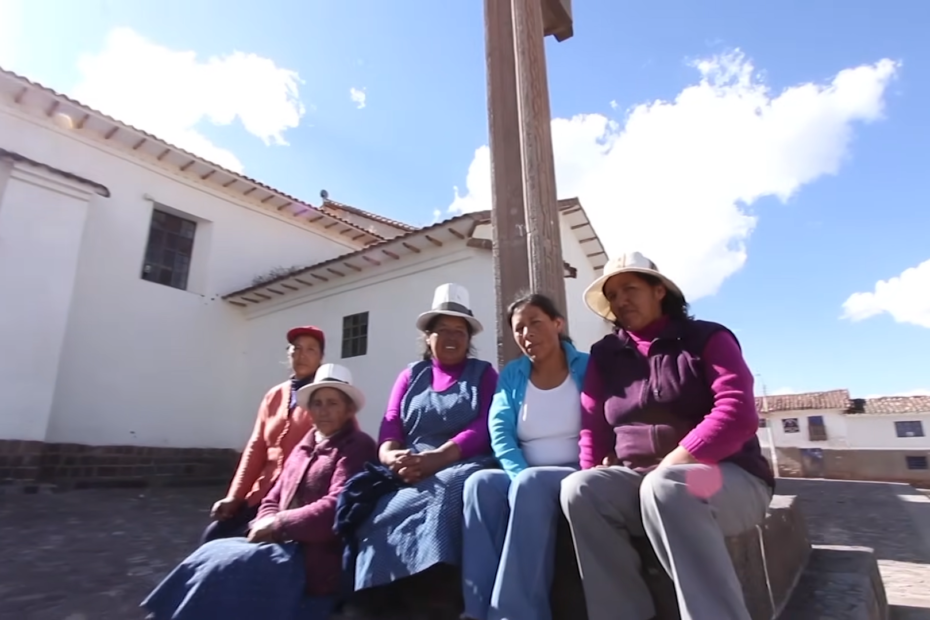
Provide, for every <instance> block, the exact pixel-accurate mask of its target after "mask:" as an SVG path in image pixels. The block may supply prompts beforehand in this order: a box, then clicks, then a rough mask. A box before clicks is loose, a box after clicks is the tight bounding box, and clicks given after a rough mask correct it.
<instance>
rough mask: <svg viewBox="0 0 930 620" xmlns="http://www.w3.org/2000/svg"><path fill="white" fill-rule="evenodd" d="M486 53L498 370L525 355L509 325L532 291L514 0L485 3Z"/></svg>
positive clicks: (495, 0)
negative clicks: (510, 311) (524, 294)
mask: <svg viewBox="0 0 930 620" xmlns="http://www.w3.org/2000/svg"><path fill="white" fill-rule="evenodd" d="M484 21H485V29H484V30H485V50H486V56H487V71H488V134H489V144H490V149H491V239H492V243H493V252H494V255H493V257H494V294H495V297H496V298H497V363H498V368H503V367H504V364H506V363H507V362H509V361H510V360H512V359H516V358H517V357H518V356H519V355H520V349H519V347H518V346H517V343H516V342H515V341H514V339H513V337H512V336H511V328H510V325H507V324H506V323H507V316H506V312H507V306H508V305H509V304H510V303H511V302H512V301H513V300H514V297H515V296H516V295H517V293H518V292H519V291H523V290H528V289H529V288H530V279H529V262H528V260H529V258H528V257H529V255H528V253H527V244H526V215H525V213H524V202H523V159H522V152H521V147H520V140H519V134H517V136H516V139H514V135H513V134H514V132H515V131H516V130H517V128H518V127H519V125H520V111H519V108H518V103H517V90H516V88H515V85H516V83H517V81H516V80H517V66H516V57H515V55H514V43H513V13H512V11H511V0H484Z"/></svg>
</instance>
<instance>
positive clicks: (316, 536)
mask: <svg viewBox="0 0 930 620" xmlns="http://www.w3.org/2000/svg"><path fill="white" fill-rule="evenodd" d="M297 401H298V405H299V406H300V407H301V408H303V409H304V410H305V411H308V412H309V414H310V417H311V419H312V422H313V430H311V431H310V432H309V433H307V435H306V437H305V438H304V439H303V441H302V442H301V443H300V444H299V445H298V446H297V447H296V448H295V449H294V451H293V452H292V453H291V455H290V456H289V457H288V459H287V461H286V462H285V464H284V469H283V470H282V471H281V475H280V476H279V477H278V479H277V482H276V483H275V485H274V487H272V489H271V491H270V492H269V493H268V495H267V496H266V497H265V498H264V500H262V503H261V505H260V507H259V509H258V517H257V518H256V519H255V520H254V521H253V522H252V523H251V526H250V530H249V533H248V538H224V539H217V540H214V541H211V542H208V543H206V544H205V545H203V546H202V547H200V548H199V549H198V550H197V551H195V552H194V553H192V554H191V555H190V556H188V558H187V559H186V560H184V561H183V562H181V564H180V565H179V566H178V567H177V568H175V569H174V570H173V571H172V572H171V574H169V575H168V576H167V577H166V578H165V579H164V580H163V581H162V582H161V583H160V584H159V585H158V587H156V588H155V590H154V591H153V592H152V593H151V594H150V595H149V596H148V598H146V600H145V601H144V602H143V603H142V606H143V607H144V608H145V609H146V610H148V611H149V612H151V616H150V617H151V618H153V620H162V619H164V620H167V619H169V618H171V619H172V620H202V619H203V618H224V619H225V620H240V619H241V620H246V619H248V620H252V619H253V618H267V619H268V620H324V619H328V618H329V617H330V614H331V612H332V610H333V607H334V604H335V597H336V595H337V590H338V589H339V585H340V577H341V571H342V541H341V540H340V539H339V538H338V537H337V536H336V534H335V533H334V532H333V522H334V520H335V516H336V501H337V498H338V496H339V493H340V492H341V491H342V488H343V485H344V484H345V483H346V481H347V480H348V479H349V478H351V477H352V476H354V475H355V474H357V473H359V472H360V471H362V470H363V469H364V467H365V463H367V462H370V461H373V460H375V459H376V458H377V453H378V450H377V445H376V444H375V440H374V439H372V438H371V437H370V436H368V435H367V434H365V433H364V432H362V431H361V430H360V429H359V426H358V423H357V422H356V419H355V414H356V413H357V412H358V411H359V410H360V409H361V408H362V407H364V405H365V396H364V394H363V393H362V391H361V390H359V389H358V388H357V387H356V386H355V385H353V382H352V374H351V372H350V371H349V369H348V368H345V367H343V366H339V365H338V364H325V365H323V366H321V367H320V368H319V370H318V371H317V372H316V375H315V377H314V379H313V382H312V383H309V384H307V385H304V386H303V387H301V388H300V389H299V390H298V391H297Z"/></svg>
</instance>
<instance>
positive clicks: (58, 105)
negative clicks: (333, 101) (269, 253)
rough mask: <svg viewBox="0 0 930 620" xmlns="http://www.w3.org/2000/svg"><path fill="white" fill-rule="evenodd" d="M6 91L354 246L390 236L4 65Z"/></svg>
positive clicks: (91, 133)
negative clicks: (39, 82) (215, 160)
mask: <svg viewBox="0 0 930 620" xmlns="http://www.w3.org/2000/svg"><path fill="white" fill-rule="evenodd" d="M4 85H5V86H6V89H4V88H3V86H4ZM3 90H7V91H12V92H11V95H12V102H13V104H15V106H20V107H21V108H23V109H24V110H26V109H29V108H30V107H32V108H36V109H37V110H40V114H41V115H42V116H44V117H46V118H47V119H49V120H50V119H52V118H53V117H55V116H57V115H65V116H67V117H68V118H70V119H71V122H72V129H71V131H76V132H79V134H80V135H82V136H84V137H85V138H89V139H93V140H96V141H100V142H103V143H105V144H108V145H109V146H110V147H112V148H115V149H118V150H121V151H124V152H125V151H128V153H126V154H128V155H130V156H132V157H136V158H138V159H140V160H142V161H145V162H146V163H148V164H154V165H158V166H159V167H161V168H166V169H168V170H170V171H171V172H172V173H174V174H177V175H180V176H182V177H184V178H186V179H188V180H190V181H193V182H196V183H200V184H203V185H207V186H210V187H211V188H212V189H214V190H215V191H219V192H221V193H226V194H230V195H234V196H236V198H238V199H240V200H244V201H245V202H246V203H247V204H251V205H253V206H256V207H259V208H262V209H265V210H268V211H272V212H276V213H278V214H280V215H290V216H291V217H292V218H294V219H295V220H298V221H300V222H302V223H305V224H307V225H309V226H311V227H312V228H313V229H316V230H318V231H320V232H323V231H325V234H327V235H334V236H335V237H336V238H339V239H346V240H348V241H349V242H350V245H355V246H356V247H364V246H366V245H370V244H373V243H379V242H381V241H383V240H384V237H382V236H380V235H378V234H375V233H372V232H371V231H368V230H365V229H364V228H362V227H360V226H356V225H355V224H352V223H351V222H349V221H347V220H344V219H343V218H340V217H338V216H336V215H333V214H330V213H325V212H323V211H321V210H320V209H318V208H317V207H314V206H313V205H310V204H308V203H306V202H303V201H301V200H299V199H297V198H295V197H293V196H290V195H288V194H285V193H284V192H281V191H279V190H276V189H274V188H273V187H271V186H269V185H266V184H264V183H261V182H260V181H257V180H255V179H252V178H250V177H247V176H245V175H243V174H240V173H238V172H234V171H232V170H229V169H227V168H224V167H222V166H220V165H218V164H215V163H212V162H210V161H208V160H206V159H204V158H202V157H200V156H197V155H194V154H193V153H190V152H189V151H186V150H184V149H182V148H180V147H177V146H175V145H173V144H170V143H168V142H166V141H164V140H162V139H160V138H158V137H156V136H154V135H152V134H150V133H148V132H146V131H143V130H141V129H138V128H136V127H133V126H131V125H128V124H126V123H123V122H121V121H118V120H116V119H115V118H113V117H111V116H108V115H106V114H104V113H103V112H100V111H99V110H95V109H93V108H91V107H89V106H86V105H84V104H82V103H81V102H79V101H76V100H74V99H72V98H70V97H68V96H67V95H63V94H61V93H59V92H57V91H55V90H52V89H51V88H48V87H46V86H42V85H41V84H38V83H36V82H33V81H32V80H30V79H28V78H26V77H23V76H21V75H19V74H16V73H13V72H12V71H7V70H5V69H3V68H0V94H2V91H3ZM41 98H45V99H46V100H45V101H43V100H41Z"/></svg>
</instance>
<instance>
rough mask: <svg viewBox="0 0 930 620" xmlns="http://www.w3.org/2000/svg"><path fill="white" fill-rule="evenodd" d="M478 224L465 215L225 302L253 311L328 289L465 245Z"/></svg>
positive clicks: (244, 291)
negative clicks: (429, 253)
mask: <svg viewBox="0 0 930 620" xmlns="http://www.w3.org/2000/svg"><path fill="white" fill-rule="evenodd" d="M477 225H478V218H476V217H475V214H466V215H461V216H458V217H455V218H451V219H448V220H445V221H443V222H439V223H437V224H433V225H432V226H427V227H425V228H420V229H417V230H414V231H411V232H409V233H407V234H405V235H401V236H399V237H394V238H392V239H387V240H385V241H382V242H380V243H376V244H373V245H370V246H368V247H365V248H362V249H360V250H356V251H354V252H349V253H347V254H343V255H342V256H337V257H335V258H332V259H328V260H325V261H322V262H320V263H316V264H314V265H310V266H308V267H303V268H301V269H297V270H295V271H292V272H290V273H288V274H285V275H282V276H279V277H277V278H274V279H272V280H269V281H267V282H261V283H259V284H255V285H252V286H249V287H246V288H244V289H241V290H238V291H234V292H232V293H228V294H226V295H223V299H224V300H225V301H227V302H229V303H230V304H232V305H234V306H238V307H241V308H253V307H256V306H259V305H261V304H264V303H266V302H269V301H272V300H276V299H280V298H282V297H284V296H288V295H291V294H294V293H298V292H302V291H308V290H311V289H313V287H324V286H328V285H330V284H331V283H333V282H338V281H340V280H342V279H344V278H346V277H349V276H352V275H357V274H359V273H362V272H365V271H368V270H371V269H375V268H378V267H381V266H382V265H385V264H391V263H396V262H399V261H403V260H405V259H408V258H412V257H414V256H418V255H421V254H423V253H424V252H425V251H427V250H431V249H436V248H442V247H446V246H447V245H448V246H452V245H456V244H458V243H464V242H466V241H467V240H468V239H470V238H471V236H472V235H473V234H474V232H475V228H476V227H477Z"/></svg>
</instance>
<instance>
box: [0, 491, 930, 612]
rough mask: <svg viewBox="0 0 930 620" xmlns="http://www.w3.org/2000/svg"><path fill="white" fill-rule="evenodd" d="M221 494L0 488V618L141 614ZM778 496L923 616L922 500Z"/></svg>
mask: <svg viewBox="0 0 930 620" xmlns="http://www.w3.org/2000/svg"><path fill="white" fill-rule="evenodd" d="M221 492H222V489H150V490H138V489H136V490H128V489H107V490H87V491H71V492H67V493H60V494H49V495H12V494H5V495H4V494H0V550H2V552H3V561H2V562H0V619H2V620H7V619H9V620H14V619H15V620H137V619H140V618H141V617H142V614H141V613H140V612H139V609H138V604H139V601H141V600H142V598H144V596H145V595H146V594H147V593H148V592H149V590H151V588H152V587H153V586H154V585H155V584H156V583H157V582H158V580H159V579H160V578H161V577H162V576H163V575H164V574H165V573H166V572H167V571H168V570H170V569H171V567H172V566H173V565H174V564H175V563H176V562H177V561H178V560H180V559H181V558H183V557H184V555H185V554H186V553H187V552H188V551H189V550H190V549H191V548H192V546H193V545H194V543H195V541H196V540H197V536H198V535H199V532H200V531H201V529H202V527H203V525H204V524H205V522H206V520H207V510H208V507H209V506H210V504H211V503H212V501H213V500H214V499H215V498H217V497H219V494H220V493H221ZM778 492H779V493H780V494H785V495H789V494H797V495H798V496H799V497H800V498H801V501H802V510H803V511H804V514H805V516H806V518H807V521H808V525H809V528H810V536H811V539H812V542H813V543H815V544H831V545H859V546H870V547H874V548H875V549H876V553H877V556H878V558H879V564H880V566H881V571H882V576H883V578H884V581H885V587H886V589H887V591H888V596H889V599H890V600H891V602H892V603H894V604H897V606H898V607H897V609H896V612H895V616H894V617H895V618H897V619H898V620H930V497H928V496H927V495H919V494H916V493H915V492H913V491H911V490H910V487H906V486H904V485H883V484H870V483H857V482H823V481H813V480H787V479H786V480H782V481H780V483H779V489H778ZM902 493H909V494H910V495H908V497H910V498H922V499H926V500H927V501H926V502H923V501H920V499H911V500H910V501H903V500H902V499H900V498H899V494H902ZM922 528H923V529H922ZM837 620H840V619H837Z"/></svg>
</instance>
